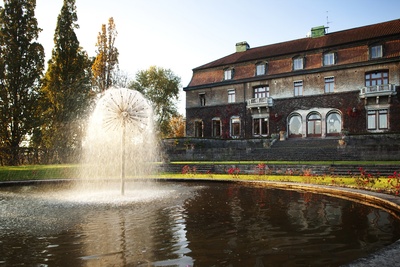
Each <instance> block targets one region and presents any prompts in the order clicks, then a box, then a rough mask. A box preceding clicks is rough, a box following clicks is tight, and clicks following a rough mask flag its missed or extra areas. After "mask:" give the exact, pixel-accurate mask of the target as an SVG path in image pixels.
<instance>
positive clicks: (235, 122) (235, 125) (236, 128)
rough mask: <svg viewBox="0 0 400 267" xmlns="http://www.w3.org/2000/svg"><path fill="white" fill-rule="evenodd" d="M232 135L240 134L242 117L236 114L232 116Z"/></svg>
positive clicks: (237, 135)
mask: <svg viewBox="0 0 400 267" xmlns="http://www.w3.org/2000/svg"><path fill="white" fill-rule="evenodd" d="M231 136H232V137H239V136H240V118H239V117H236V116H234V117H232V118H231Z"/></svg>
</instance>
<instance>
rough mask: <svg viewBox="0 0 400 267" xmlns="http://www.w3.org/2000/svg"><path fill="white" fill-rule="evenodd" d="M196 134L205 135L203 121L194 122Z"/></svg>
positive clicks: (196, 135)
mask: <svg viewBox="0 0 400 267" xmlns="http://www.w3.org/2000/svg"><path fill="white" fill-rule="evenodd" d="M194 136H195V137H203V121H201V120H197V121H195V122H194Z"/></svg>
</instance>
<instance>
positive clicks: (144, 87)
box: [130, 66, 181, 138]
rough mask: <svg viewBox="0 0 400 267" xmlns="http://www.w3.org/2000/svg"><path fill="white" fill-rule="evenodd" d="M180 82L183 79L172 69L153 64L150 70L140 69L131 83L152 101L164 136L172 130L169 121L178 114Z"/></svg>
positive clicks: (132, 87)
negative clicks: (177, 102)
mask: <svg viewBox="0 0 400 267" xmlns="http://www.w3.org/2000/svg"><path fill="white" fill-rule="evenodd" d="M180 82H181V79H180V78H179V77H178V76H176V75H175V74H174V73H173V72H172V71H171V70H170V69H164V68H160V67H156V66H151V67H150V68H149V69H148V70H142V71H139V72H138V73H137V74H136V81H135V82H133V83H132V84H131V85H130V88H131V89H135V90H137V91H139V92H141V93H142V94H143V95H144V96H145V97H146V98H147V99H148V100H149V101H150V102H151V104H152V106H153V110H154V115H155V116H154V117H155V120H156V126H157V127H158V130H159V131H160V134H161V137H162V138H164V137H166V136H169V135H170V134H171V131H172V130H171V126H170V124H169V122H170V120H171V118H172V117H173V116H176V115H177V108H176V100H177V99H178V95H179V86H180Z"/></svg>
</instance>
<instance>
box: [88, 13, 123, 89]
mask: <svg viewBox="0 0 400 267" xmlns="http://www.w3.org/2000/svg"><path fill="white" fill-rule="evenodd" d="M117 34H118V33H117V30H116V26H115V23H114V19H113V18H112V17H111V18H109V19H108V27H107V28H106V25H105V24H103V25H102V26H101V32H99V35H98V36H97V43H96V47H97V56H96V58H95V60H94V63H93V65H92V72H93V84H94V86H95V87H96V88H97V91H98V92H104V91H105V90H107V89H108V88H110V87H111V86H113V85H115V83H116V82H115V81H114V79H113V78H114V77H113V76H114V70H115V69H116V68H118V55H119V53H118V49H117V48H116V47H115V38H116V37H117ZM115 76H117V74H115Z"/></svg>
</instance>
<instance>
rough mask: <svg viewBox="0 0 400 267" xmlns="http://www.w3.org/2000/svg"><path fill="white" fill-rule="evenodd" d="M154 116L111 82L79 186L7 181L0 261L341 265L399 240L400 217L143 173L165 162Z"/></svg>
mask: <svg viewBox="0 0 400 267" xmlns="http://www.w3.org/2000/svg"><path fill="white" fill-rule="evenodd" d="M151 116H152V115H151V108H150V107H149V105H148V103H147V101H146V100H145V99H144V98H143V96H142V95H141V94H140V93H138V92H136V91H133V90H128V89H115V88H113V89H110V90H108V91H106V92H105V94H104V96H103V97H102V98H100V99H99V101H98V103H97V106H96V109H95V111H94V113H93V116H91V119H90V123H89V126H88V134H87V138H86V140H85V143H84V144H83V146H84V153H83V155H82V169H81V170H80V172H79V175H80V178H81V179H79V181H80V182H78V183H77V185H75V183H72V182H65V183H63V184H60V183H57V184H56V185H55V184H54V183H50V182H47V183H37V184H33V185H32V184H31V183H29V184H11V185H13V186H9V185H10V184H0V251H1V253H0V266H2V265H4V266H21V265H30V266H185V267H186V266H193V265H196V266H310V265H312V266H338V265H341V264H346V263H349V262H351V261H353V260H355V259H357V258H359V257H363V256H366V255H368V254H369V253H371V252H374V251H376V250H377V249H380V248H382V247H384V246H386V245H388V244H391V243H393V242H394V241H396V240H397V239H399V238H400V222H399V218H398V216H397V215H396V214H392V213H390V212H387V211H384V210H382V209H378V208H375V207H372V206H368V205H364V204H362V203H358V202H352V201H349V200H346V199H340V198H335V197H330V196H326V195H322V194H315V193H309V192H304V191H303V192H301V191H299V192H298V191H289V190H280V189H271V188H268V187H267V186H265V185H262V186H260V185H261V183H259V184H256V183H235V182H230V181H225V182H222V181H213V182H211V181H209V180H208V181H205V180H203V181H187V182H183V181H179V182H178V181H173V180H166V181H163V182H161V181H158V182H150V183H149V182H147V181H146V180H149V179H139V178H142V177H145V176H147V175H148V173H149V170H150V171H151V169H152V167H153V166H154V164H152V163H151V162H154V161H155V160H156V159H157V150H156V149H155V147H156V146H155V145H154V144H155V143H156V142H155V138H154V131H153V129H152V127H151V120H152V119H151ZM150 180H151V179H150ZM15 185H17V186H15Z"/></svg>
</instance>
